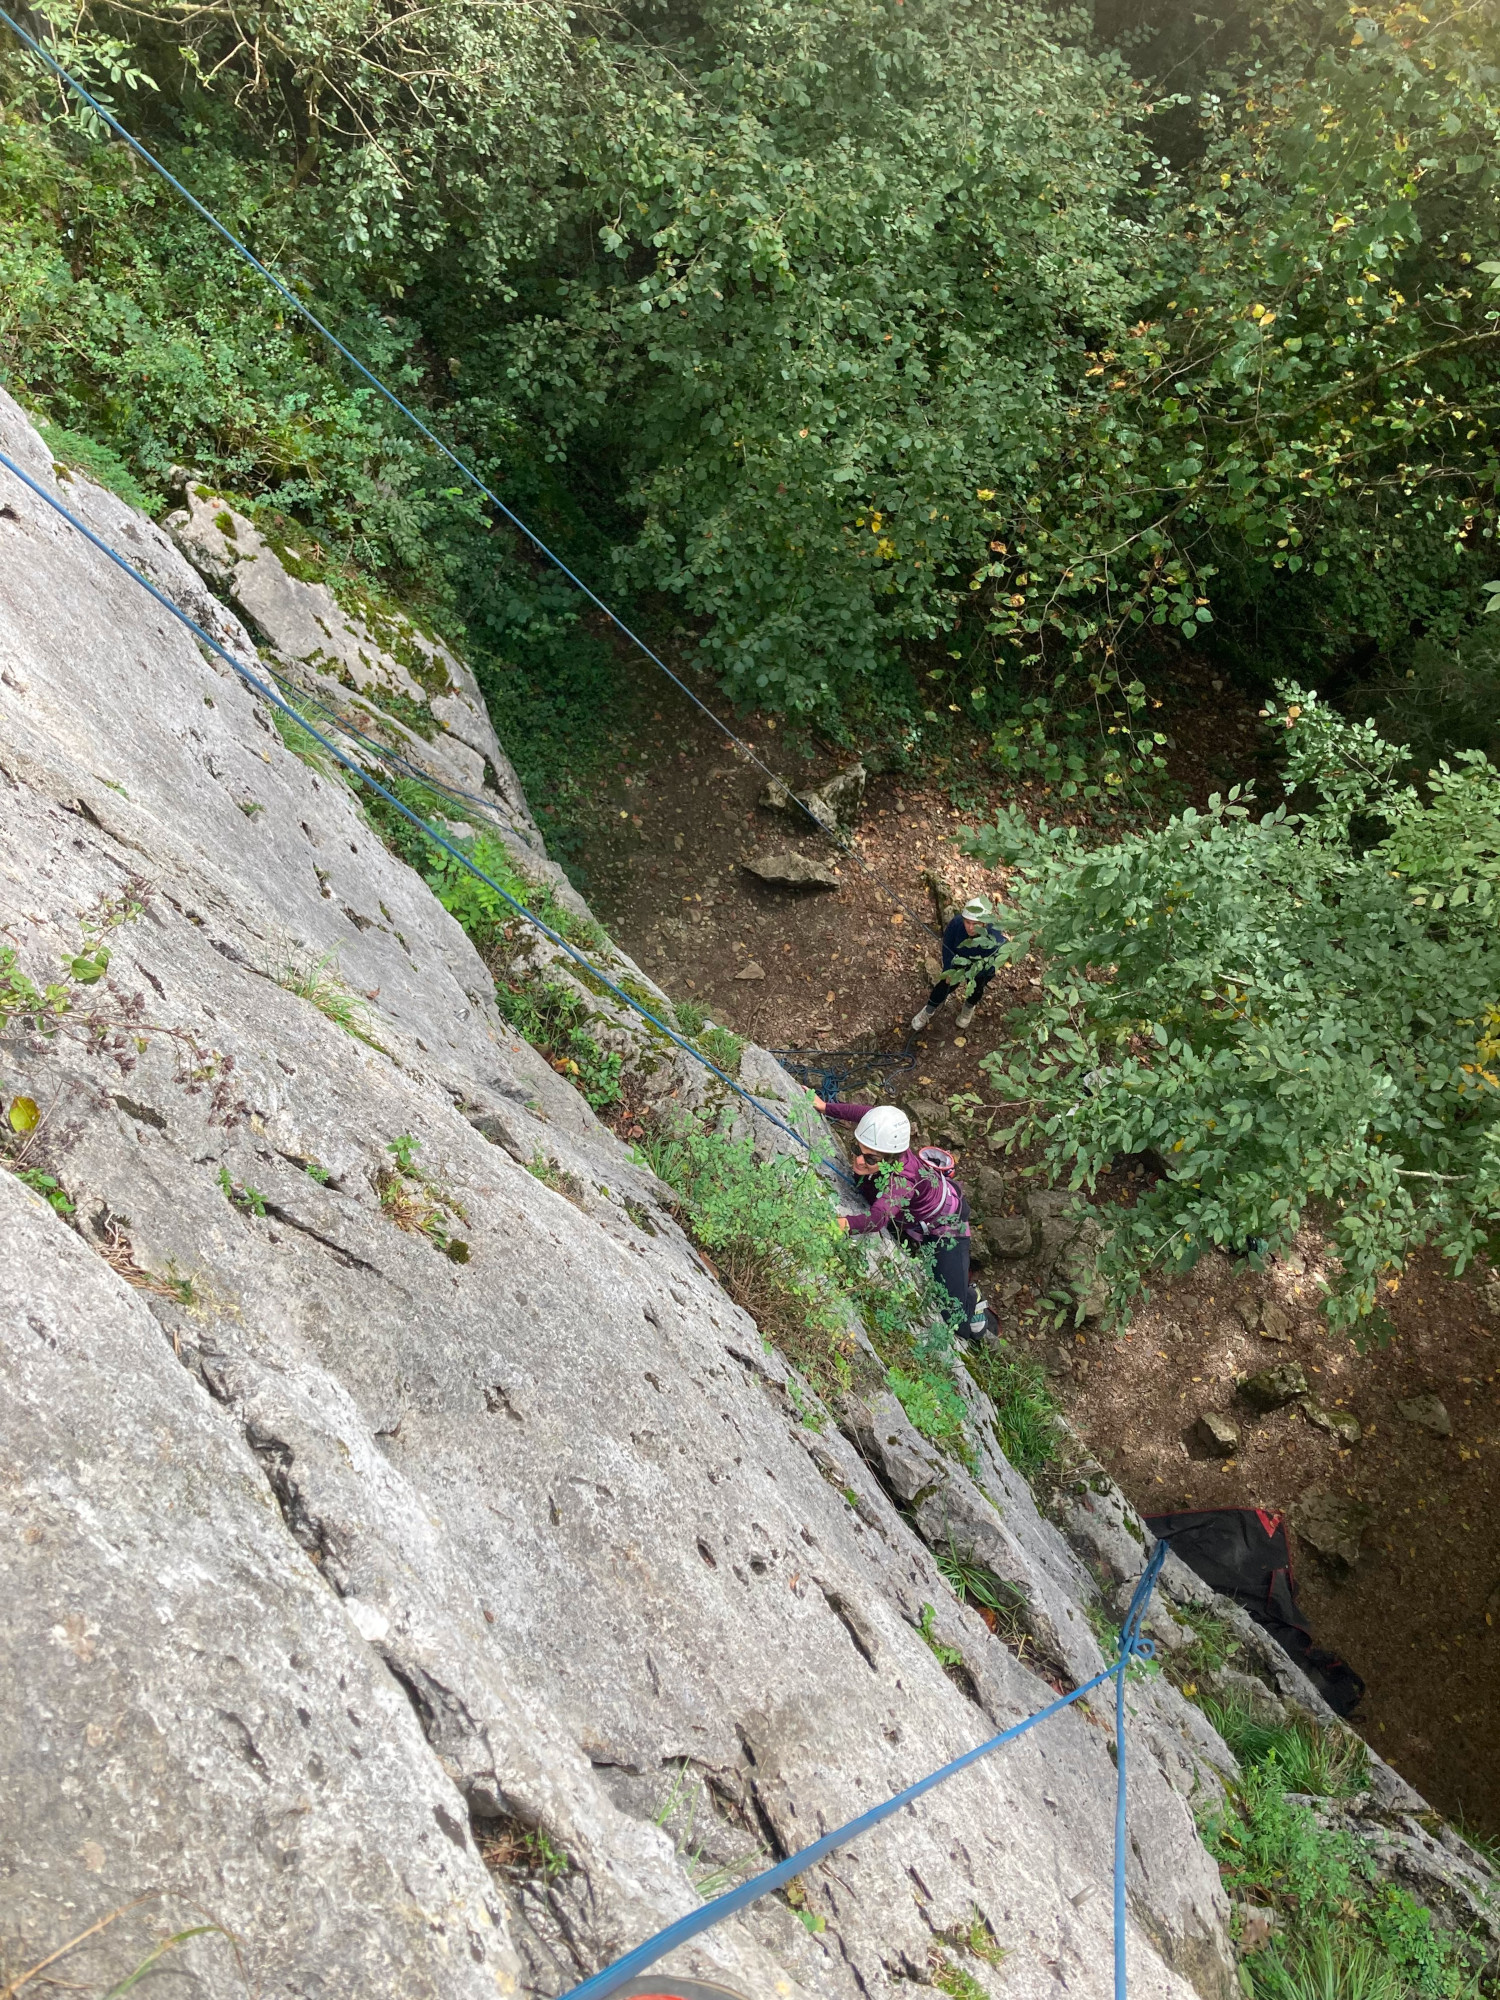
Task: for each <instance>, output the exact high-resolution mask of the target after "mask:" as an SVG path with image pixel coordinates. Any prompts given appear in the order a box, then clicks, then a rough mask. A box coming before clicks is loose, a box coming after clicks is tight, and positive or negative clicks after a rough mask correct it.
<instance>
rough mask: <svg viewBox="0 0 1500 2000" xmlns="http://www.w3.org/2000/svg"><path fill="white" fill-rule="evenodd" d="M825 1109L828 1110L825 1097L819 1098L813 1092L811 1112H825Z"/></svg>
mask: <svg viewBox="0 0 1500 2000" xmlns="http://www.w3.org/2000/svg"><path fill="white" fill-rule="evenodd" d="M827 1109H828V1099H827V1098H826V1097H819V1095H818V1093H817V1092H816V1091H814V1092H813V1110H814V1111H826V1110H827Z"/></svg>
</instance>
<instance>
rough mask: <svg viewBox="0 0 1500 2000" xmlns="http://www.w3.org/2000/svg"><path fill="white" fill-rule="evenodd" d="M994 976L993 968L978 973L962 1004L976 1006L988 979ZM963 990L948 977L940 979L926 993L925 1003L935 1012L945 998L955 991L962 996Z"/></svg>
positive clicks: (982, 996)
mask: <svg viewBox="0 0 1500 2000" xmlns="http://www.w3.org/2000/svg"><path fill="white" fill-rule="evenodd" d="M960 969H962V968H960ZM994 976H995V975H994V972H993V970H992V971H989V972H981V973H979V974H978V975H977V976H976V978H975V980H974V991H973V992H972V993H971V994H970V995H969V997H968V999H967V1000H965V1001H964V1002H963V1004H964V1006H966V1007H977V1006H978V1005H979V1003H980V1001H981V1000H982V999H983V998H984V989H985V987H986V986H988V985H989V983H990V981H991V980H992V979H993V978H994ZM963 990H964V989H963V987H962V986H961V985H960V986H954V985H953V984H952V983H951V982H950V981H949V980H948V979H946V978H944V979H940V980H939V981H938V983H937V985H936V986H934V987H933V989H932V991H931V992H930V993H929V994H928V996H927V1005H928V1006H929V1008H930V1009H931V1010H932V1012H933V1013H934V1014H935V1013H936V1012H937V1010H938V1008H939V1007H941V1006H942V1004H943V1002H944V1001H945V1000H951V999H952V998H953V996H954V994H955V993H957V994H959V995H960V996H962V994H963Z"/></svg>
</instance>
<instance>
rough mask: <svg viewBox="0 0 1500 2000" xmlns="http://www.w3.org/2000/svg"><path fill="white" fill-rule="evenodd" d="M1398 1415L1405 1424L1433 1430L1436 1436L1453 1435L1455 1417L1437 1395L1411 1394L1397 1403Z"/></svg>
mask: <svg viewBox="0 0 1500 2000" xmlns="http://www.w3.org/2000/svg"><path fill="white" fill-rule="evenodd" d="M1396 1415H1397V1416H1398V1417H1399V1418H1400V1419H1401V1421H1402V1423H1404V1424H1415V1425H1416V1426H1417V1428H1418V1429H1419V1430H1424V1431H1431V1432H1432V1435H1433V1436H1434V1437H1440V1438H1445V1437H1452V1435H1453V1419H1452V1418H1451V1417H1450V1416H1449V1415H1448V1412H1447V1410H1446V1409H1445V1408H1444V1406H1443V1403H1442V1401H1441V1399H1440V1398H1439V1397H1437V1396H1411V1397H1408V1398H1407V1399H1406V1400H1405V1401H1403V1402H1399V1403H1397V1405H1396Z"/></svg>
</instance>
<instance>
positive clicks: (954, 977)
mask: <svg viewBox="0 0 1500 2000" xmlns="http://www.w3.org/2000/svg"><path fill="white" fill-rule="evenodd" d="M1004 943H1005V932H1004V931H1003V930H1001V928H1000V926H999V925H998V924H997V923H996V922H995V906H994V904H993V903H992V902H991V901H990V899H989V897H988V896H971V897H970V898H969V900H968V902H967V903H965V904H964V906H963V908H962V909H961V910H960V911H959V913H958V915H957V916H956V917H953V918H951V919H950V920H949V923H948V928H947V929H946V930H945V931H944V932H943V976H942V978H941V979H940V980H939V981H938V982H937V984H936V985H935V986H934V987H933V989H932V991H931V992H930V993H929V994H928V996H927V1004H926V1005H925V1006H924V1007H923V1008H922V1011H921V1012H920V1013H919V1014H915V1015H913V1017H912V1026H913V1027H914V1028H915V1029H917V1030H918V1032H919V1033H920V1031H921V1030H922V1029H923V1028H925V1027H926V1026H927V1023H928V1022H929V1021H930V1020H931V1019H932V1017H933V1015H934V1014H935V1013H936V1012H937V1010H938V1009H939V1007H941V1006H942V1005H943V1003H944V1001H945V1000H947V998H948V996H949V995H950V994H951V993H953V992H955V991H958V990H960V989H961V990H962V993H963V1005H962V1006H961V1007H960V1008H959V1010H958V1026H959V1027H960V1028H967V1027H968V1025H969V1023H970V1022H971V1021H972V1020H973V1018H974V1009H975V1008H976V1007H977V1006H978V1005H979V1003H980V1001H981V1000H982V999H983V997H984V989H985V987H986V986H988V985H989V983H990V981H991V980H992V979H993V978H994V976H995V953H996V951H997V950H998V949H999V947H1000V946H1001V945H1002V944H1004Z"/></svg>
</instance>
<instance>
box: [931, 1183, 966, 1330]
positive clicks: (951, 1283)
mask: <svg viewBox="0 0 1500 2000" xmlns="http://www.w3.org/2000/svg"><path fill="white" fill-rule="evenodd" d="M968 1219H969V1203H968V1200H967V1198H965V1200H964V1203H963V1205H962V1207H961V1208H960V1209H959V1211H958V1215H957V1216H956V1217H955V1218H954V1220H956V1221H959V1222H963V1223H967V1221H968ZM918 1247H919V1248H920V1249H923V1250H931V1252H932V1270H933V1276H934V1277H935V1278H936V1279H937V1281H938V1283H939V1284H940V1285H941V1286H942V1288H943V1290H944V1291H945V1292H946V1293H947V1294H948V1296H949V1298H950V1299H951V1300H952V1301H953V1304H954V1306H955V1307H956V1308H957V1312H958V1320H959V1326H960V1330H962V1329H963V1328H964V1327H966V1326H967V1325H968V1323H969V1321H970V1320H971V1319H972V1318H973V1317H974V1313H975V1310H976V1308H977V1307H978V1304H979V1294H978V1293H977V1292H976V1291H975V1289H974V1285H973V1281H972V1280H971V1278H970V1277H969V1233H968V1230H967V1229H965V1231H964V1233H963V1235H962V1236H929V1237H928V1239H927V1241H926V1242H925V1243H924V1244H921V1245H920V1246H918Z"/></svg>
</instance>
